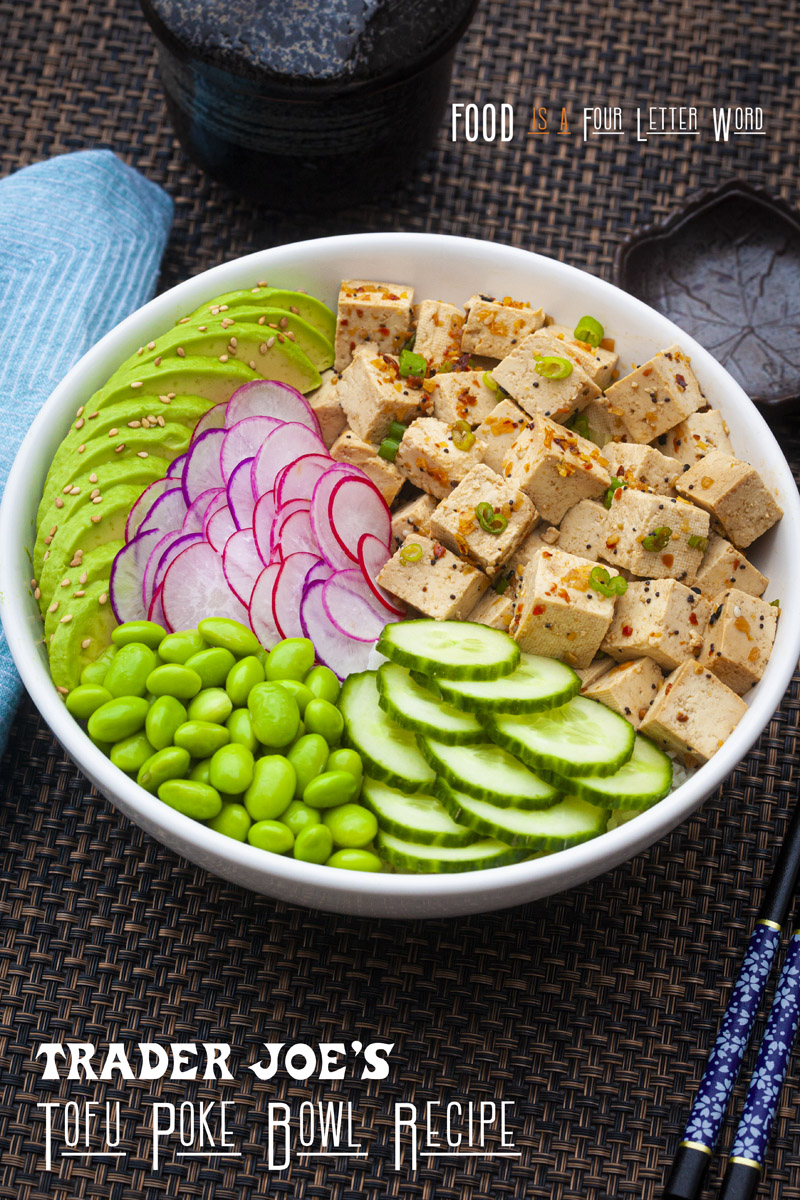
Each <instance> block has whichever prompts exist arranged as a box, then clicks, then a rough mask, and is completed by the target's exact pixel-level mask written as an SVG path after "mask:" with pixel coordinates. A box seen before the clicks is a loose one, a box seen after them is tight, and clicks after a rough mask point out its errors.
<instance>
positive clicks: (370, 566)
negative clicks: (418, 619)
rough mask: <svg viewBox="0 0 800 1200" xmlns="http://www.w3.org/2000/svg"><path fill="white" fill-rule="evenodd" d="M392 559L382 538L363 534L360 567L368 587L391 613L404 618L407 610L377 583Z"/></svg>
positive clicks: (359, 553)
mask: <svg viewBox="0 0 800 1200" xmlns="http://www.w3.org/2000/svg"><path fill="white" fill-rule="evenodd" d="M390 558H391V553H390V551H389V550H388V549H387V548H386V546H384V544H383V542H382V541H381V539H380V538H378V537H375V534H374V533H362V535H361V537H360V538H359V539H358V565H359V566H360V567H361V573H362V574H363V576H364V579H365V581H366V583H367V586H368V587H369V589H370V590H371V591H372V592H373V593H374V595H375V596H376V597H377V599H378V600H380V602H381V604H383V605H385V606H386V608H387V609H388V611H389V612H390V613H393V614H394V616H396V617H404V616H405V615H406V610H405V609H404V608H401V607H400V606H399V605H398V603H397V599H396V597H395V596H391V595H390V594H389V593H388V592H387V591H386V589H385V588H382V587H381V586H380V584H379V583H378V582H377V579H378V575H379V574H380V572H381V571H382V570H383V568H384V567H385V566H386V564H387V562H388V561H389V559H390Z"/></svg>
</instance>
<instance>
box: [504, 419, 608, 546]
mask: <svg viewBox="0 0 800 1200" xmlns="http://www.w3.org/2000/svg"><path fill="white" fill-rule="evenodd" d="M606 465H607V463H606V459H605V458H603V457H602V455H601V453H600V450H599V449H598V448H597V446H595V444H594V443H593V442H588V441H587V440H586V439H585V438H582V437H579V436H578V435H577V434H575V433H571V432H570V431H569V430H568V429H564V427H563V426H562V425H557V424H556V423H555V421H550V420H548V418H547V417H543V416H538V417H535V418H534V419H533V420H531V421H529V422H528V424H527V425H526V426H525V428H524V429H523V430H522V432H521V433H520V434H518V436H517V437H516V438H515V440H514V441H513V442H512V444H511V446H510V448H509V451H508V454H507V455H506V457H505V459H504V460H503V474H504V475H505V477H506V478H507V479H508V480H509V481H510V482H511V483H513V484H514V485H515V486H516V487H518V488H519V489H520V491H522V492H525V494H526V495H528V496H530V498H531V500H532V501H533V503H534V504H535V505H536V509H537V511H538V512H539V514H540V516H542V517H543V518H544V520H545V521H549V522H550V523H551V524H553V525H558V524H559V522H560V521H561V518H562V517H563V516H564V514H565V513H566V511H567V509H569V508H572V506H573V505H574V504H577V503H578V501H579V500H587V499H592V498H593V497H595V496H601V495H603V493H604V492H606V491H607V490H608V488H609V487H610V485H611V477H610V475H609V473H608V471H607V470H606Z"/></svg>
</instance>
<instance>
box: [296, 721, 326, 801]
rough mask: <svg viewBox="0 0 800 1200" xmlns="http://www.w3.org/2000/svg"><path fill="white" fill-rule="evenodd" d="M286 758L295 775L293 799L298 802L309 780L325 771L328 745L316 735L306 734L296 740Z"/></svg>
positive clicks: (322, 738)
mask: <svg viewBox="0 0 800 1200" xmlns="http://www.w3.org/2000/svg"><path fill="white" fill-rule="evenodd" d="M286 757H287V758H288V760H289V762H290V763H291V764H292V766H293V767H294V769H295V773H296V775H297V784H296V786H295V792H294V794H295V799H297V800H299V799H300V797H301V796H302V795H303V792H304V791H305V790H306V788H307V787H308V785H309V783H311V780H312V779H315V778H316V777H317V775H319V774H320V772H322V771H324V770H325V763H326V762H327V761H328V743H327V742H326V741H325V738H324V737H320V735H319V734H318V733H307V734H305V735H304V736H303V737H301V738H298V740H297V741H296V742H295V744H294V745H293V746H292V748H291V750H290V751H289V753H288V754H287V755H286Z"/></svg>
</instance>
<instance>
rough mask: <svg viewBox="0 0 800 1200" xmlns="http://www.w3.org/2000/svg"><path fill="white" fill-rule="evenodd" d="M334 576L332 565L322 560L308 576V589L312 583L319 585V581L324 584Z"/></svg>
mask: <svg viewBox="0 0 800 1200" xmlns="http://www.w3.org/2000/svg"><path fill="white" fill-rule="evenodd" d="M332 574H333V567H332V566H331V565H330V563H326V562H325V560H324V559H322V558H321V559H320V560H319V562H318V563H317V565H316V566H315V567H312V568H311V570H310V571H309V572H308V574H307V575H306V587H308V585H309V584H310V583H317V581H318V580H319V581H321V582H322V583H324V582H325V580H326V579H330V577H331V575H332Z"/></svg>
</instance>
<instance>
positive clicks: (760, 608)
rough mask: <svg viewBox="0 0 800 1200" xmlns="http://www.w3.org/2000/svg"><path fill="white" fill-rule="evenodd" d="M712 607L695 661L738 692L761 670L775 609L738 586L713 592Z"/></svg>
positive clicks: (772, 632)
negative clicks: (701, 645)
mask: <svg viewBox="0 0 800 1200" xmlns="http://www.w3.org/2000/svg"><path fill="white" fill-rule="evenodd" d="M712 609H713V611H712V613H711V616H710V617H709V619H708V627H707V629H706V636H705V640H704V642H703V649H702V650H701V652H700V658H699V662H700V663H701V664H702V665H703V666H704V667H708V669H709V671H713V672H714V674H715V675H716V676H717V678H718V679H721V680H722V682H723V683H726V684H727V685H728V687H729V688H733V690H734V692H738V693H739V695H740V696H742V695H744V693H745V692H748V691H749V690H750V688H751V687H754V686H755V684H757V683H758V681H759V679H760V678H761V676H762V675H763V674H764V668H765V667H766V665H767V660H768V659H769V656H770V653H771V651H772V643H773V642H774V641H775V632H776V629H777V627H778V610H777V608H775V607H774V606H773V605H771V604H767V602H766V600H760V599H759V598H758V597H757V596H750V595H748V594H747V592H742V591H740V590H739V589H738V588H730V589H729V590H728V591H727V592H722V593H721V595H719V596H716V597H715V598H714V600H713V602H712Z"/></svg>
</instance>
